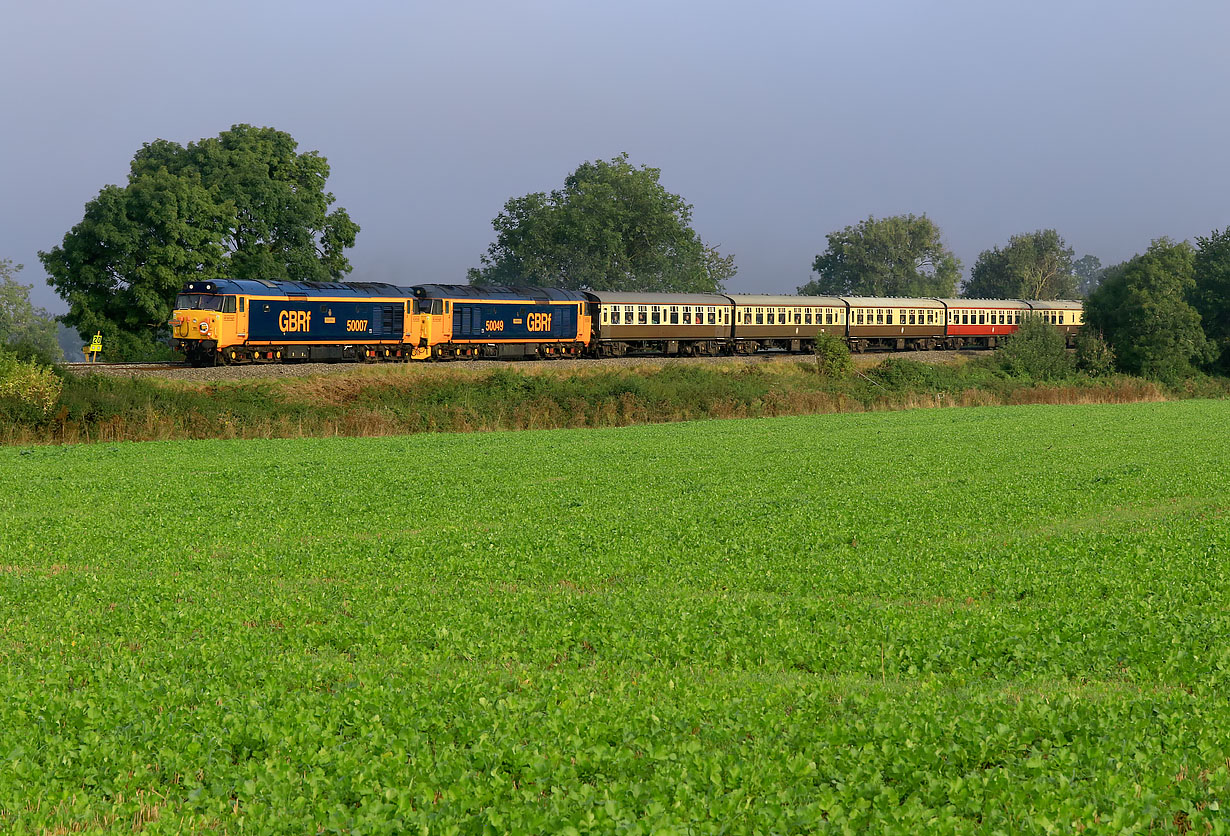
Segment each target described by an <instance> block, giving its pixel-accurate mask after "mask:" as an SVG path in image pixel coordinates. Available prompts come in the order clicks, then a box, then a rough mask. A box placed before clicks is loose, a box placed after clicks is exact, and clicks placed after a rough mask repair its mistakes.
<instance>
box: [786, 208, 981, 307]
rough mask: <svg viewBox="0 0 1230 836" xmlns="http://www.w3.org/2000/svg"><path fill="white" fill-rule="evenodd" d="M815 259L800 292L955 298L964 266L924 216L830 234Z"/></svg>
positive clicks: (873, 222)
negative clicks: (810, 274)
mask: <svg viewBox="0 0 1230 836" xmlns="http://www.w3.org/2000/svg"><path fill="white" fill-rule="evenodd" d="M828 242H829V245H828V249H827V250H825V251H824V252H823V253H821V254H820V255H818V256H816V260H815V261H814V262H813V263H812V270H813V271H815V272H816V273H817V274H818V275H817V278H815V279H812V280H811V281H809V282H808V283H807V284H805V285H803V286H802V287H800V288H799V289H798V290H799V293H800V294H802V295H806V296H816V295H860V296H952V295H953V293H954V292H955V290H956V285H957V277H958V276H959V275H960V273H961V262H960V261H959V260H958V259H957V257H956V256H955V255H953V253H952V251H951V250H949V249H948V248H947V247H946V246H944V244H943V242H942V241H941V237H940V228H939V227H938V226H936V224H935V223H934V222H933V221H932V220H931V219H930V218H928V217H927V216H926V215H925V214H924V215H895V216H893V217H889V218H878V219H877V218H875V217H869V218H867V220H865V221H861V222H859V223H858V224H857V225H855V226H847V227H846V228H845V229H842V230H838V231H836V232H830V233H829V234H828Z"/></svg>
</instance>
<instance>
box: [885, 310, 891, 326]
mask: <svg viewBox="0 0 1230 836" xmlns="http://www.w3.org/2000/svg"><path fill="white" fill-rule="evenodd" d="M884 324H886V325H892V324H893V312H892V309H889V310H887V311H885V312H884Z"/></svg>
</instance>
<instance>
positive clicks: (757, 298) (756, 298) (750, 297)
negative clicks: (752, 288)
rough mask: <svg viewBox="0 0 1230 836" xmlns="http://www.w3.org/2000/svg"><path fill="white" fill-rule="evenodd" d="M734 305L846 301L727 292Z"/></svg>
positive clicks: (841, 304)
mask: <svg viewBox="0 0 1230 836" xmlns="http://www.w3.org/2000/svg"><path fill="white" fill-rule="evenodd" d="M727 296H729V297H730V298H731V299H733V300H734V303H735V304H736V305H779V306H786V305H806V306H808V307H826V306H827V307H839V308H844V307H845V306H846V303H845V302H843V301H842V300H841V299H840V298H838V297H837V296H766V295H763V294H756V293H728V294H727Z"/></svg>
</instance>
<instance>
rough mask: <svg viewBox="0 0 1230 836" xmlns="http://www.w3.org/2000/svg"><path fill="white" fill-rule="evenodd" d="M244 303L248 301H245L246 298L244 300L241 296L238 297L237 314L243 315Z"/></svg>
mask: <svg viewBox="0 0 1230 836" xmlns="http://www.w3.org/2000/svg"><path fill="white" fill-rule="evenodd" d="M246 301H248V300H247V299H246V298H244V297H243V296H240V297H239V312H240V313H243V303H244V302H246Z"/></svg>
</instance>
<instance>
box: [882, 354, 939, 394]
mask: <svg viewBox="0 0 1230 836" xmlns="http://www.w3.org/2000/svg"><path fill="white" fill-rule="evenodd" d="M931 372H932V370H931V369H930V368H929V367H928V366H927V364H926V363H920V362H918V361H917V360H907V359H905V358H904V357H885V358H884V359H883V360H881V361H880V363H879V365H877V366H875V367H874V368H872V369H871V370H870V371H868V372H867V376H868V377H870V378H872V379H874V380H875V381H876V382H877V383H879V384H881V385H882V386H886V387H888V388H889V389H924V388H928V387H929V386H930V385H931V381H932V377H933V375H932V373H931Z"/></svg>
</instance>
